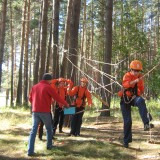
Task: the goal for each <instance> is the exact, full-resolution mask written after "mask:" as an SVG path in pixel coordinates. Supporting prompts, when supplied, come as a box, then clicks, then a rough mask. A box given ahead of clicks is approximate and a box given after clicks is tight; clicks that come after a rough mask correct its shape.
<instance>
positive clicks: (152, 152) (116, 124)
mask: <svg viewBox="0 0 160 160" xmlns="http://www.w3.org/2000/svg"><path fill="white" fill-rule="evenodd" d="M88 115H89V114H86V115H85V116H84V118H83V125H82V130H81V136H80V137H69V136H68V133H69V128H64V129H63V130H64V132H65V133H57V134H56V139H55V140H54V145H56V146H57V147H56V148H55V149H53V150H46V136H45V135H44V136H43V140H42V141H40V140H39V139H38V138H36V142H35V152H36V156H34V157H28V156H27V145H28V142H27V141H28V137H29V132H30V129H31V115H30V113H29V111H25V110H10V109H8V110H4V109H0V146H1V147H0V160H26V159H33V160H34V159H35V160H93V159H94V160H95V159H97V160H112V159H114V160H132V159H139V160H142V159H144V160H158V159H159V160H160V121H159V120H158V119H157V120H154V121H153V124H154V125H155V128H153V129H152V130H151V131H143V124H142V122H141V121H140V120H138V119H135V120H133V126H132V128H133V130H132V131H133V142H132V143H130V145H129V148H124V147H123V145H122V141H123V123H122V120H121V118H117V117H113V116H111V117H105V118H104V117H98V115H94V116H92V117H89V116H88ZM44 132H45V130H44ZM44 134H45V133H44ZM151 142H152V143H151Z"/></svg>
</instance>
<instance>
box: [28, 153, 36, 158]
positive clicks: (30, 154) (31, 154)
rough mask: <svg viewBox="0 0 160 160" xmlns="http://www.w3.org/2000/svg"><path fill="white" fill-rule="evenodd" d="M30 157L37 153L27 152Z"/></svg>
mask: <svg viewBox="0 0 160 160" xmlns="http://www.w3.org/2000/svg"><path fill="white" fill-rule="evenodd" d="M27 155H28V156H29V157H33V156H36V153H28V154H27Z"/></svg>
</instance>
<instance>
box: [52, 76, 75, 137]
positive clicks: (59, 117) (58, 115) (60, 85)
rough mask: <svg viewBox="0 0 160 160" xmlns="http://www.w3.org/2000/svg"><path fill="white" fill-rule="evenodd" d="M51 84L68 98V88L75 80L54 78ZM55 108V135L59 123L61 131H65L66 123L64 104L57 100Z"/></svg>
mask: <svg viewBox="0 0 160 160" xmlns="http://www.w3.org/2000/svg"><path fill="white" fill-rule="evenodd" d="M66 83H67V84H68V85H67V86H66ZM51 86H52V87H53V88H54V89H55V90H56V92H57V93H58V94H59V95H60V97H61V98H62V99H64V100H66V97H67V88H68V87H69V88H70V87H72V86H73V82H72V81H71V80H69V79H65V78H59V79H53V80H52V81H51ZM54 108H55V111H54V119H53V136H54V135H55V133H56V129H57V125H58V124H59V133H63V130H62V128H63V123H64V111H63V105H62V104H60V103H58V102H56V103H55V107H54Z"/></svg>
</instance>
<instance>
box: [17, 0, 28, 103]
mask: <svg viewBox="0 0 160 160" xmlns="http://www.w3.org/2000/svg"><path fill="white" fill-rule="evenodd" d="M26 6H27V0H25V2H24V9H23V15H22V31H21V55H20V65H19V76H18V86H17V99H16V105H17V106H18V105H21V104H22V63H23V56H24V41H25V40H24V39H25V38H24V37H25V23H26Z"/></svg>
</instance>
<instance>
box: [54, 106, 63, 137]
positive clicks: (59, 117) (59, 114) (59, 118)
mask: <svg viewBox="0 0 160 160" xmlns="http://www.w3.org/2000/svg"><path fill="white" fill-rule="evenodd" d="M63 123H64V111H63V109H62V108H60V107H59V105H56V107H55V112H54V120H53V134H55V132H56V129H57V125H58V124H59V131H62V128H63Z"/></svg>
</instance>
